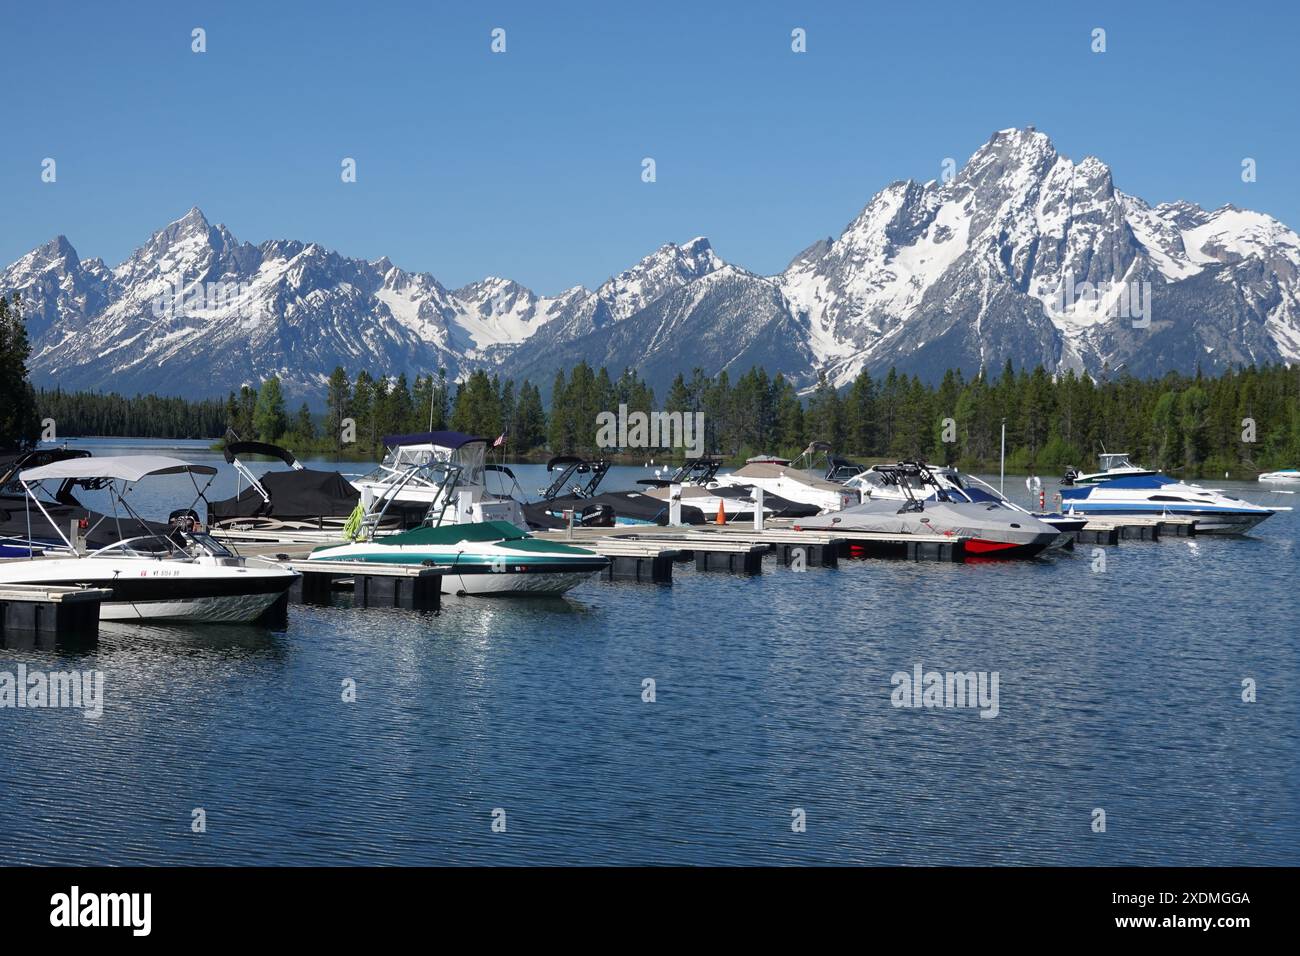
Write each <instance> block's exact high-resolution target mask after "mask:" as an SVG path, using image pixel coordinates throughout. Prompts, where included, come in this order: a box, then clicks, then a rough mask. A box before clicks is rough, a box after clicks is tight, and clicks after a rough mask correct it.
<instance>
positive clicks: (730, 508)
mask: <svg viewBox="0 0 1300 956" xmlns="http://www.w3.org/2000/svg"><path fill="white" fill-rule="evenodd" d="M722 463H723V462H722V459H721V458H716V457H701V458H688V459H687V460H686V461H685V462H684V463H683V464H682V465H681V466H680V467H678V468H677V469H676V470H675V471H673V472H671V473H668V472H664V473H662V474H661V475H659V476H656V477H654V478H642V479H640V480H639V481H638V482H637V484H641V485H648V486H650V487H649V490H647V491H646V494H647V495H649V496H650V497H652V498H656V499H658V500H660V501H668V500H670V497H671V495H673V494H674V489H676V492H675V493H676V494H679V495H680V496H681V501H682V503H683V507H694V508H698V509H699V510H700V512H701V513H703V515H704V516H705V518H706V519H707V518H712V517H715V516H721V518H722V519H723V520H724V521H726V522H728V523H731V522H737V523H741V522H751V521H753V520H754V509H755V505H756V503H757V501H758V495H757V486H755V485H752V484H750V485H743V484H729V483H726V482H720V481H718V480H717V474H718V469H719V468H721V467H722ZM762 510H763V518H764V519H765V520H766V519H767V518H806V517H809V516H811V515H815V514H817V512H818V510H819V509H818V508H817V507H816V506H815V505H809V504H804V503H802V502H798V501H791V500H789V499H788V498H782V497H781V496H780V495H777V494H769V493H768V492H767V491H764V492H763V503H762Z"/></svg>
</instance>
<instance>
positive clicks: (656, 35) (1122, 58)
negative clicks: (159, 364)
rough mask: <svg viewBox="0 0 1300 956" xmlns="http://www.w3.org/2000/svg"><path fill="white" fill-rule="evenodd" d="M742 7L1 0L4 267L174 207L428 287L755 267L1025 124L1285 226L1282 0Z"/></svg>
mask: <svg viewBox="0 0 1300 956" xmlns="http://www.w3.org/2000/svg"><path fill="white" fill-rule="evenodd" d="M1192 8H1194V10H1193V9H1192ZM739 9H740V8H735V9H734V10H721V9H707V10H701V9H698V8H694V7H689V6H686V5H679V6H672V7H669V8H656V9H654V10H653V11H648V12H647V11H642V10H640V9H637V10H635V11H632V10H626V11H625V10H614V9H606V8H603V7H600V6H597V5H593V4H570V5H566V6H564V7H562V8H560V9H559V10H558V11H555V10H539V9H536V8H530V7H528V6H524V5H520V4H504V5H499V6H497V7H494V9H493V10H492V11H491V12H478V11H475V10H468V9H458V8H452V9H445V10H434V11H431V10H428V9H422V8H420V7H417V6H415V5H411V4H400V5H396V6H394V7H392V8H389V10H388V11H387V12H386V15H385V16H382V17H381V16H376V15H373V14H370V13H368V12H367V13H364V14H361V13H358V10H357V8H354V7H350V6H344V5H341V4H324V5H319V6H318V5H313V6H310V7H307V6H289V7H285V8H277V9H274V10H271V9H266V8H262V7H257V6H253V5H250V4H245V3H237V4H231V5H229V7H228V8H225V9H222V10H220V11H207V10H184V9H176V8H172V7H169V6H165V5H161V4H142V5H140V6H139V7H137V8H132V9H129V10H126V9H122V10H113V9H107V8H89V9H84V10H78V11H66V10H56V9H44V8H23V9H20V10H16V11H14V12H12V13H10V14H8V16H7V19H8V21H9V23H10V25H11V30H10V31H9V34H10V37H11V39H12V40H14V41H17V42H13V43H11V44H10V46H9V48H8V49H7V51H6V56H5V57H4V58H3V59H2V60H0V83H3V87H4V88H5V89H6V90H7V91H9V94H10V96H9V101H10V102H11V103H13V104H18V105H22V104H27V106H26V107H25V108H23V109H19V110H11V113H12V118H11V121H10V123H9V125H8V130H9V132H10V137H9V140H10V144H9V148H8V149H6V150H5V151H3V153H0V183H3V184H4V190H5V195H6V198H8V199H9V202H8V204H7V207H8V208H7V209H6V220H7V225H8V228H7V229H6V230H5V231H4V233H3V236H0V264H3V265H8V264H9V263H10V262H13V261H14V260H16V259H18V258H19V257H21V256H22V255H24V254H26V253H27V252H29V251H30V250H31V249H33V248H35V247H37V246H39V245H41V244H42V243H45V242H47V241H49V240H50V239H52V238H54V236H56V235H59V234H62V235H65V236H67V238H68V240H69V241H70V242H71V243H72V245H73V246H74V248H76V250H77V252H78V254H79V255H81V256H82V257H83V258H92V257H100V258H103V259H104V260H105V262H107V263H108V264H109V265H116V264H117V263H119V262H121V261H122V260H123V259H125V258H126V257H128V256H129V255H130V254H131V252H132V251H134V250H135V249H136V248H137V247H139V246H140V245H141V244H142V243H144V242H145V241H146V240H147V239H148V237H149V236H150V235H151V234H152V233H153V232H155V231H156V230H158V229H160V228H162V227H163V226H164V225H165V224H166V223H168V222H171V221H173V220H176V219H178V218H180V217H181V216H183V215H184V214H185V212H186V211H187V210H189V209H190V208H191V207H192V206H198V207H199V208H200V209H202V210H203V212H204V214H205V215H206V216H207V217H208V219H209V221H211V222H212V223H213V224H217V223H224V224H225V225H227V226H228V227H229V229H230V230H231V232H232V233H233V234H234V235H235V236H236V237H237V238H238V239H240V240H241V241H247V242H251V243H254V244H257V243H260V242H263V241H265V240H268V239H299V240H303V241H308V242H317V243H320V244H321V245H323V246H325V247H327V248H330V249H333V250H336V251H337V252H339V253H340V254H342V255H345V256H349V257H354V258H361V259H367V260H374V259H378V258H380V257H383V256H387V257H388V258H389V259H391V260H392V261H393V262H394V263H395V264H396V265H398V266H400V267H402V268H403V269H407V270H409V271H413V272H429V273H432V274H433V275H434V276H435V277H437V278H438V280H439V281H441V282H442V283H444V284H445V285H447V286H449V287H458V286H461V285H464V284H466V283H469V282H473V281H476V280H478V279H481V278H483V277H485V276H487V275H497V276H503V277H506V278H510V279H514V280H516V281H518V282H521V283H523V284H524V285H526V286H528V287H530V288H532V289H534V290H536V291H537V292H539V293H543V294H547V293H555V292H558V291H560V290H562V289H565V288H569V287H572V286H574V285H579V284H581V285H584V286H587V287H588V288H594V287H596V286H597V285H599V284H600V283H601V282H603V281H604V280H605V279H606V278H607V277H608V276H610V275H613V274H617V273H618V272H620V271H622V270H623V269H625V268H627V267H628V266H630V265H632V264H633V263H635V262H636V261H638V260H639V259H641V258H643V257H644V256H646V255H648V254H649V253H651V252H653V251H654V250H655V249H657V248H659V247H660V246H662V245H663V244H665V243H667V242H678V243H680V242H684V241H686V240H687V239H690V238H692V237H695V236H706V237H708V238H709V240H710V242H711V243H712V245H713V247H714V249H715V250H716V251H717V253H718V254H719V255H720V256H721V257H722V258H723V259H725V260H727V261H729V262H732V263H735V264H736V265H738V266H741V267H743V268H746V269H750V270H752V271H754V272H757V273H760V274H773V273H776V272H780V271H781V270H782V269H783V268H784V267H785V265H786V264H787V262H788V261H789V260H790V259H791V258H792V257H793V256H794V255H796V254H797V253H798V252H799V251H800V250H802V249H804V248H805V247H806V246H807V245H809V244H810V243H812V242H815V241H816V240H818V239H821V238H824V237H826V236H837V235H838V234H839V233H840V231H841V230H842V229H843V227H844V226H845V225H846V224H847V223H848V222H849V221H851V220H852V219H853V217H854V216H856V215H857V213H858V212H859V211H860V210H861V209H862V207H863V206H864V205H865V204H866V202H867V201H868V200H869V199H870V198H871V196H873V195H874V194H875V193H876V192H878V191H879V190H880V189H882V188H883V187H885V186H886V185H888V184H889V183H890V182H893V181H896V180H900V179H914V180H918V181H925V180H927V179H934V178H938V177H939V176H940V175H941V172H942V164H943V162H944V160H945V159H948V158H952V159H954V160H955V161H956V163H957V164H958V165H959V166H960V165H961V164H963V163H964V162H965V161H966V159H967V158H968V157H969V156H970V154H971V153H973V152H974V151H975V150H976V149H977V148H978V147H979V146H980V145H982V144H983V143H984V142H986V141H987V140H988V138H989V136H990V135H991V134H992V132H993V131H994V130H997V129H1003V128H1007V127H1012V126H1018V127H1023V126H1025V125H1030V124H1032V125H1034V126H1036V127H1037V128H1038V129H1039V130H1040V131H1042V132H1044V133H1046V134H1047V135H1048V136H1049V137H1051V139H1052V141H1053V143H1054V145H1055V146H1056V148H1057V149H1058V151H1060V152H1061V153H1062V154H1063V155H1065V156H1068V157H1070V158H1072V159H1074V160H1076V161H1078V160H1080V159H1082V158H1083V157H1084V156H1086V155H1095V156H1097V157H1099V158H1100V159H1102V160H1103V161H1104V162H1106V163H1107V164H1108V165H1109V166H1110V167H1111V169H1112V171H1113V174H1114V179H1115V184H1116V186H1117V187H1118V188H1120V189H1121V190H1123V191H1125V192H1127V193H1130V194H1133V195H1137V196H1140V197H1141V198H1143V199H1145V200H1147V201H1149V202H1151V203H1153V204H1154V203H1160V202H1166V201H1173V200H1177V199H1185V200H1188V201H1190V202H1194V203H1196V204H1198V205H1201V206H1203V207H1205V208H1207V209H1214V208H1217V207H1219V206H1222V205H1224V204H1227V203H1232V204H1234V205H1237V206H1241V207H1243V208H1248V209H1254V210H1258V211H1260V212H1264V213H1268V214H1269V215H1272V216H1274V217H1275V218H1277V219H1279V220H1280V221H1282V222H1283V223H1285V224H1286V225H1288V226H1290V227H1292V228H1296V226H1297V225H1300V190H1298V188H1297V185H1296V176H1295V171H1296V169H1295V167H1296V159H1295V157H1296V156H1297V154H1298V153H1300V132H1298V131H1297V130H1296V128H1295V124H1294V123H1288V122H1284V121H1282V120H1283V119H1284V117H1283V116H1282V109H1281V107H1283V106H1284V104H1285V102H1286V101H1285V97H1286V96H1287V94H1288V93H1291V92H1293V91H1294V90H1295V89H1296V88H1298V86H1300V84H1298V83H1297V80H1300V63H1298V62H1297V59H1296V58H1295V57H1294V55H1293V51H1292V50H1291V49H1290V44H1291V37H1292V36H1293V35H1294V30H1288V29H1286V28H1285V27H1286V26H1287V25H1290V26H1292V27H1293V26H1294V25H1295V24H1296V22H1297V20H1298V19H1300V16H1298V15H1297V14H1296V12H1295V11H1294V10H1292V9H1290V8H1286V7H1280V8H1279V9H1278V10H1277V11H1276V12H1275V13H1273V14H1272V15H1271V17H1269V18H1267V19H1266V18H1264V17H1258V18H1248V17H1243V16H1241V15H1240V14H1238V13H1236V12H1232V11H1227V10H1223V9H1220V8H1216V7H1214V6H1211V5H1209V4H1191V5H1178V6H1176V7H1175V6H1161V7H1153V8H1150V9H1144V10H1139V11H1134V10H1130V9H1127V8H1125V7H1124V6H1122V5H1119V4H1100V5H1096V6H1093V7H1090V8H1089V9H1088V10H1087V11H1080V12H1075V11H1070V10H1064V9H1050V10H1043V9H1040V8H1038V7H1034V6H1032V5H1028V4H1021V5H1017V6H1016V7H1015V8H1014V9H1004V10H999V11H972V10H969V9H965V8H962V7H958V6H955V5H945V6H942V7H928V8H926V9H925V10H924V11H919V12H915V11H898V10H879V11H867V10H861V9H857V8H848V7H847V6H846V7H844V8H824V9H819V10H817V11H815V12H813V13H805V12H799V11H791V10H788V9H783V8H782V7H781V6H779V5H776V4H772V3H762V4H754V5H746V6H745V8H744V9H743V12H737V11H738V10H739ZM1193 13H1194V14H1195V15H1194V16H1193V15H1192V14H1193ZM195 27H202V28H203V29H204V30H206V42H207V51H206V52H204V53H194V52H192V50H191V44H192V39H191V31H192V30H193V29H194V28H195ZM497 27H500V28H502V29H504V30H505V31H506V34H505V42H506V51H505V52H504V53H493V52H492V51H491V48H490V46H491V43H492V31H493V29H495V28H497ZM1097 27H1100V28H1103V29H1105V30H1106V46H1107V49H1106V52H1104V53H1093V52H1092V51H1091V49H1090V47H1091V45H1092V42H1093V40H1092V31H1093V30H1094V28H1097ZM795 28H802V29H804V30H806V31H807V33H806V36H807V52H806V53H794V52H792V50H791V36H790V33H791V30H793V29H795ZM995 104H996V105H995ZM46 157H50V158H53V159H54V160H55V161H56V163H57V181H56V182H54V183H48V182H42V179H41V171H42V162H43V160H44V159H45V158H46ZM345 157H351V158H354V159H355V160H356V163H357V181H356V182H355V183H344V182H342V181H341V178H340V171H341V162H342V160H343V159H344V158H345ZM645 157H652V158H654V160H655V162H656V177H657V179H656V181H655V182H653V183H645V182H643V181H642V160H643V159H644V158H645ZM1245 158H1251V159H1253V160H1254V161H1255V162H1256V164H1257V174H1258V176H1257V181H1255V182H1250V183H1247V182H1243V181H1242V177H1241V163H1242V160H1243V159H1245Z"/></svg>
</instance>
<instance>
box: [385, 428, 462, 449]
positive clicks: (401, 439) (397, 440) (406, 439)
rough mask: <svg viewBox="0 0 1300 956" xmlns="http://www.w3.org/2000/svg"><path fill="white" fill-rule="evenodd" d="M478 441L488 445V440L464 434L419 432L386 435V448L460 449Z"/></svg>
mask: <svg viewBox="0 0 1300 956" xmlns="http://www.w3.org/2000/svg"><path fill="white" fill-rule="evenodd" d="M476 441H481V442H484V443H485V444H486V442H487V439H486V438H480V437H479V436H477V435H466V434H464V433H463V432H417V433H415V434H414V435H385V436H384V447H386V448H396V447H397V446H398V445H438V446H439V447H441V448H460V447H461V446H463V445H472V444H473V443H474V442H476Z"/></svg>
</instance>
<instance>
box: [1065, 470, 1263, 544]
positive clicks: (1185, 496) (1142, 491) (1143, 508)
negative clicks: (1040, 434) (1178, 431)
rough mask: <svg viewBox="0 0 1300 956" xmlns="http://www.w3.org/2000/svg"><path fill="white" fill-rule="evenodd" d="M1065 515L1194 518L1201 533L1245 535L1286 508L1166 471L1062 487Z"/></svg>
mask: <svg viewBox="0 0 1300 956" xmlns="http://www.w3.org/2000/svg"><path fill="white" fill-rule="evenodd" d="M1061 504H1062V506H1063V507H1064V508H1065V511H1066V514H1071V513H1073V514H1084V515H1092V516H1094V517H1099V516H1105V515H1144V516H1148V517H1151V516H1161V515H1169V516H1176V517H1180V518H1195V519H1196V530H1197V532H1198V533H1202V534H1205V533H1209V534H1245V533H1246V532H1247V531H1249V530H1250V529H1251V528H1253V527H1255V525H1257V524H1259V523H1260V522H1261V521H1263V520H1264V519H1265V518H1267V517H1269V516H1270V515H1273V514H1276V513H1277V512H1278V511H1286V510H1289V509H1285V508H1265V507H1262V506H1260V505H1254V504H1251V503H1250V502H1249V501H1242V500H1241V499H1240V498H1233V497H1230V496H1229V495H1225V494H1224V493H1223V492H1222V491H1218V490H1216V489H1214V488H1202V487H1201V486H1200V485H1190V484H1186V483H1185V482H1181V481H1178V480H1177V479H1175V478H1170V477H1169V476H1168V475H1161V474H1155V475H1132V476H1130V477H1125V478H1112V479H1110V480H1109V481H1103V482H1100V483H1098V484H1095V485H1085V486H1084V487H1081V488H1064V489H1062V490H1061Z"/></svg>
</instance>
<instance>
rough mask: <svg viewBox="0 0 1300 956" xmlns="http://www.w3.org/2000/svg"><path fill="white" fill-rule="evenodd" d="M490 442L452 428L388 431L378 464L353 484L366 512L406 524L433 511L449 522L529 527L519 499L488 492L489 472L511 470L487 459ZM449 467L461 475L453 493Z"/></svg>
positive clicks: (416, 523)
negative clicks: (504, 523) (390, 432)
mask: <svg viewBox="0 0 1300 956" xmlns="http://www.w3.org/2000/svg"><path fill="white" fill-rule="evenodd" d="M489 444H490V442H489V440H488V439H486V438H482V437H480V436H478V435H467V434H464V433H463V432H453V431H433V432H420V433H418V434H413V435H386V436H385V437H384V449H385V452H384V460H383V461H382V462H381V463H380V464H379V467H378V468H375V469H374V470H373V471H371V472H370V473H368V474H366V475H364V476H362V477H360V478H358V479H356V480H355V481H353V482H352V485H353V487H354V488H356V490H357V491H358V492H359V493H360V495H361V509H362V512H363V513H364V514H366V515H368V516H371V517H373V516H374V515H376V514H378V513H379V512H380V511H382V512H383V513H384V515H385V521H387V522H389V523H391V522H393V521H394V520H396V521H397V523H398V524H399V525H400V526H401V527H404V528H411V527H418V526H420V525H422V524H424V523H425V522H426V518H427V516H428V514H429V513H430V511H431V510H434V511H437V512H438V514H439V515H440V516H441V517H442V519H443V520H444V522H445V523H450V524H455V523H466V522H483V521H507V522H509V523H511V524H513V525H515V526H516V527H518V528H521V529H522V528H525V527H527V520H526V519H525V517H524V512H523V506H522V504H521V503H520V502H519V501H518V500H516V499H515V498H513V497H510V496H506V495H496V494H493V493H491V492H490V491H489V490H488V487H487V475H488V473H489V472H492V471H496V472H505V473H507V474H509V470H508V469H506V468H504V467H503V466H497V465H491V464H489V463H488V461H487V450H488V446H489ZM449 469H450V471H451V472H454V474H455V475H456V480H455V482H454V487H455V495H454V497H452V493H451V491H450V488H449V487H448V486H447V485H446V478H447V475H448V473H449V471H448V470H449ZM373 530H374V529H372V531H373Z"/></svg>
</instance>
